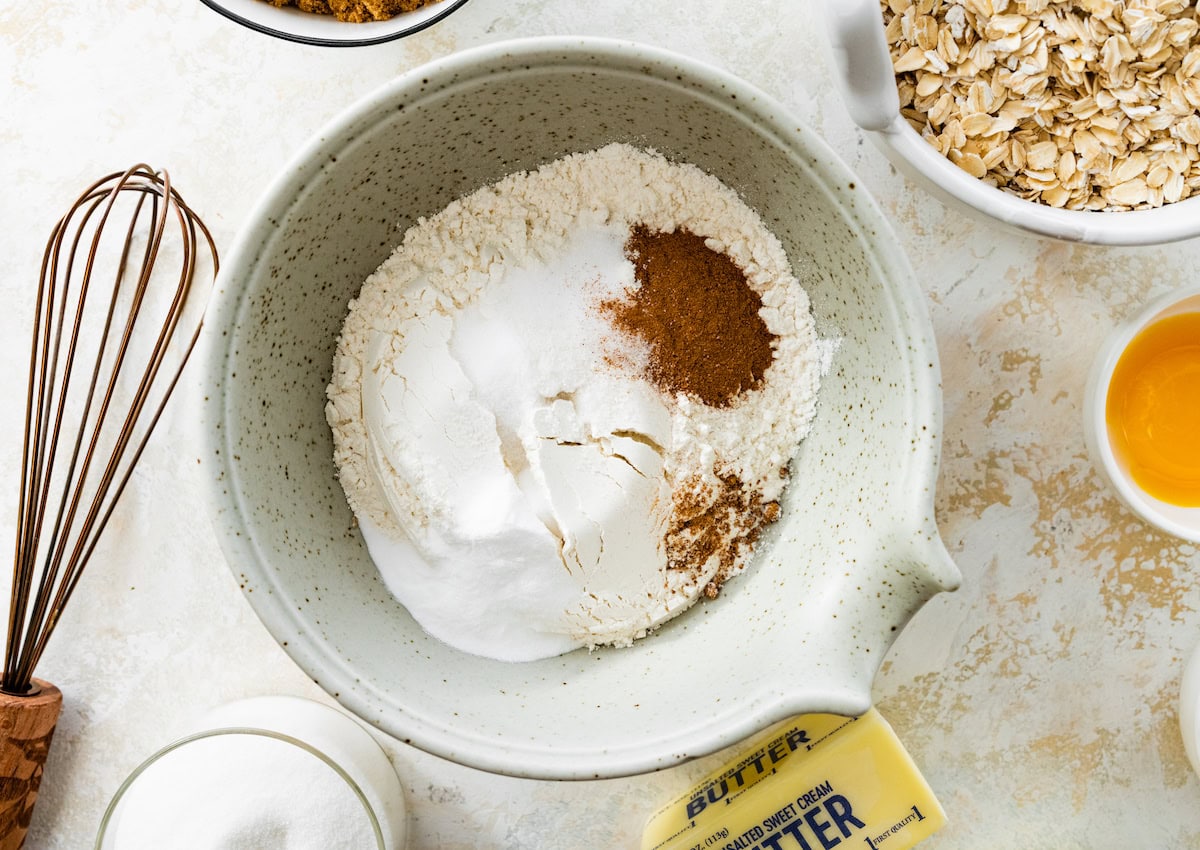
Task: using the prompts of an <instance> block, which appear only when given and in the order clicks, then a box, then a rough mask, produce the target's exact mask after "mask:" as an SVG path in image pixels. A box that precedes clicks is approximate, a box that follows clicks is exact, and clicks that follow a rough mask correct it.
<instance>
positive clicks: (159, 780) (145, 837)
mask: <svg viewBox="0 0 1200 850" xmlns="http://www.w3.org/2000/svg"><path fill="white" fill-rule="evenodd" d="M200 726H201V727H202V728H201V731H197V732H194V733H192V734H189V735H186V736H184V737H182V738H180V739H179V740H177V741H174V742H173V743H171V744H169V745H167V746H165V747H163V748H162V749H160V750H159V751H158V752H156V753H155V754H154V755H152V756H150V758H148V759H146V760H145V761H144V762H142V763H141V764H140V765H139V766H138V767H137V768H135V769H134V770H133V772H132V773H130V774H129V776H128V777H127V778H126V779H125V781H124V782H123V783H122V784H121V787H120V788H119V789H118V790H117V793H116V794H115V795H114V796H113V799H112V801H111V802H110V803H109V806H108V809H107V810H106V811H105V813H104V817H103V819H102V820H101V823H100V829H99V832H98V834H97V837H96V843H95V848H96V850H151V848H155V850H158V849H159V848H163V847H171V848H173V850H242V848H246V850H251V848H252V850H271V848H284V847H286V848H289V850H309V848H311V850H364V848H372V850H374V848H377V849H378V850H402V848H403V847H404V845H405V837H406V827H407V820H406V818H407V815H406V811H405V805H404V794H403V788H402V787H401V785H400V781H399V778H398V777H397V776H396V773H395V771H394V770H393V769H392V766H391V763H390V762H389V761H388V758H387V756H386V755H385V754H384V752H383V750H382V749H380V747H379V745H378V744H377V743H375V741H374V739H373V738H372V737H371V736H370V734H369V733H368V732H367V731H366V730H364V729H363V728H362V727H360V726H359V725H358V724H357V723H356V722H355V721H353V720H351V719H350V718H349V717H347V716H346V715H344V714H342V713H340V712H338V711H336V710H334V709H331V708H328V707H326V706H323V705H320V704H319V703H315V702H311V701H309V700H303V699H297V698H292V697H260V698H255V699H249V700H242V701H239V702H235V703H230V704H228V705H225V706H221V707H220V708H218V709H216V710H214V711H213V712H210V713H209V714H208V715H206V716H205V717H204V718H203V720H202V721H201V724H200Z"/></svg>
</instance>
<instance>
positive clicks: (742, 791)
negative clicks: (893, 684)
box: [642, 709, 946, 850]
mask: <svg viewBox="0 0 1200 850" xmlns="http://www.w3.org/2000/svg"><path fill="white" fill-rule="evenodd" d="M945 823H946V813H945V812H944V811H943V810H942V807H941V805H940V804H939V803H938V801H937V800H936V799H935V798H934V796H933V791H932V790H931V789H930V788H929V785H928V784H927V783H926V782H925V778H924V777H923V776H921V773H920V771H918V770H917V766H916V765H915V764H914V763H913V760H912V758H910V757H909V755H908V753H907V752H906V751H905V750H904V747H903V745H902V744H901V743H900V740H899V739H898V738H897V737H896V733H895V732H893V731H892V727H891V726H889V725H888V723H887V721H885V720H884V719H883V718H882V717H881V716H880V715H879V712H877V711H875V709H871V710H870V711H868V712H867V713H866V714H864V715H863V716H861V717H857V718H850V717H839V716H837V715H833V714H805V715H801V716H799V717H793V718H791V719H790V720H786V721H784V722H783V723H780V724H777V725H775V726H773V727H772V728H770V729H768V730H767V731H765V732H763V733H762V734H760V735H758V736H757V737H755V738H752V739H751V740H750V741H749V742H747V745H746V747H745V750H744V755H739V756H738V757H737V758H735V759H734V760H733V761H731V762H729V763H728V764H726V765H723V766H722V767H720V768H718V769H717V770H715V771H713V772H712V773H711V774H709V775H708V776H707V777H705V778H704V780H703V781H701V782H700V784H699V785H697V786H696V787H694V788H692V789H691V790H690V791H688V792H687V793H686V794H684V795H682V796H680V797H679V798H678V799H676V800H672V801H671V802H670V803H668V804H667V805H665V806H663V807H662V808H661V809H659V810H658V811H657V812H655V813H654V814H653V815H651V817H650V820H649V821H648V822H647V823H646V829H645V831H644V832H643V833H642V850H830V848H833V847H839V846H840V847H843V848H846V850H849V848H851V847H861V848H866V849H867V850H907V848H909V847H912V846H913V845H914V844H916V843H917V842H919V841H922V840H923V839H925V838H928V837H929V836H930V835H932V834H933V833H935V832H937V831H938V830H939V829H941V828H942V826H944V825H945Z"/></svg>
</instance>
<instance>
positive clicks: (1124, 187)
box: [828, 0, 1200, 245]
mask: <svg viewBox="0 0 1200 850" xmlns="http://www.w3.org/2000/svg"><path fill="white" fill-rule="evenodd" d="M828 13H829V18H828V24H829V35H830V41H831V44H832V47H833V58H834V77H835V79H836V80H837V82H838V83H839V84H840V87H841V90H842V95H843V100H844V101H845V103H846V106H847V109H848V111H849V112H850V115H851V117H852V118H853V119H854V121H855V123H856V124H858V125H859V126H860V127H861V128H862V129H864V130H866V131H868V136H869V137H870V138H871V140H872V141H873V142H875V143H876V144H877V145H878V147H879V148H880V149H881V150H882V151H883V153H884V154H885V155H886V156H887V157H888V159H890V160H891V161H892V163H893V164H894V165H895V166H896V168H897V169H899V170H900V171H901V172H903V173H904V174H905V175H906V176H908V177H910V178H911V179H913V180H914V181H915V182H917V183H918V184H920V185H921V186H923V187H924V188H925V189H927V190H928V191H929V192H930V193H931V194H933V195H934V196H935V197H937V198H938V199H940V200H942V201H944V202H945V203H946V204H947V205H948V206H950V207H952V208H955V209H961V210H963V211H965V212H968V213H972V214H975V215H982V216H983V217H985V218H986V219H988V220H989V221H992V222H998V223H1000V224H1003V225H1005V226H1007V227H1010V228H1014V229H1017V230H1020V231H1023V232H1025V233H1032V234H1035V235H1038V236H1048V237H1052V238H1055V239H1063V240H1068V241H1073V242H1088V243H1094V244H1101V245H1152V244H1162V243H1166V242H1172V241H1176V240H1181V239H1189V238H1192V237H1194V236H1197V235H1200V117H1198V116H1197V108H1198V107H1200V21H1198V19H1197V15H1196V9H1195V6H1194V4H1191V3H1188V2H1185V0H1161V2H1152V3H1140V2H1139V3H1124V2H1117V0H1096V2H1088V3H1077V2H1068V0H958V2H953V3H951V2H943V0H843V2H839V3H837V4H829V9H828Z"/></svg>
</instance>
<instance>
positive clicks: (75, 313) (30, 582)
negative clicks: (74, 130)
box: [0, 164, 218, 695]
mask: <svg viewBox="0 0 1200 850" xmlns="http://www.w3.org/2000/svg"><path fill="white" fill-rule="evenodd" d="M209 265H211V276H212V277H213V278H215V276H216V273H217V266H218V260H217V249H216V245H215V243H214V242H213V239H212V236H211V234H210V233H209V231H208V229H207V228H206V227H205V226H204V223H203V222H202V221H201V220H200V219H199V218H198V217H197V216H196V214H195V213H194V212H193V211H192V210H191V209H190V208H189V207H188V205H187V204H186V203H184V201H183V198H181V197H180V195H179V193H178V192H177V191H176V190H175V188H174V187H172V185H171V179H170V177H169V176H168V175H167V173H166V172H165V171H164V172H159V173H156V172H155V171H154V170H153V169H151V168H150V167H149V166H147V165H144V164H139V165H135V166H133V167H132V168H130V169H129V170H127V171H125V172H123V173H114V174H110V175H108V176H107V177H104V178H103V179H101V180H98V181H97V182H96V183H94V184H93V185H91V186H90V187H88V188H87V189H86V190H85V191H84V192H83V194H81V195H80V196H79V198H78V199H77V200H76V201H75V203H74V204H73V205H72V206H71V208H70V210H69V211H68V212H67V214H66V215H64V216H63V217H62V218H61V219H60V220H59V222H58V223H57V225H55V227H54V229H53V232H52V233H51V236H50V239H49V241H48V242H47V244H46V251H45V254H44V256H43V258H42V267H41V276H40V284H39V287H38V291H37V301H36V307H35V315H34V322H33V337H32V351H31V354H30V360H29V384H28V392H27V396H26V414H25V435H24V446H23V451H22V458H21V480H20V490H19V496H18V513H17V524H16V545H15V551H14V555H13V580H12V596H11V602H10V607H9V618H8V636H7V642H6V644H5V654H4V674H3V679H2V680H0V690H2V691H4V692H6V693H9V694H16V695H20V694H25V693H28V692H30V691H31V688H32V679H33V675H34V668H35V667H36V666H37V665H38V662H39V660H40V659H41V657H42V654H43V653H44V652H45V649H46V643H47V641H48V640H49V638H50V636H51V634H52V633H53V632H54V629H55V626H57V625H58V623H59V620H60V618H61V616H62V613H63V609H64V608H65V607H66V605H67V603H68V602H69V601H70V599H71V596H72V594H73V593H74V592H75V589H76V587H77V586H78V584H79V580H80V577H81V576H82V574H83V571H84V568H85V567H86V566H87V563H88V560H89V558H90V557H91V555H92V553H93V552H94V551H95V549H96V545H97V542H98V541H99V539H100V536H101V533H102V532H103V531H104V528H105V526H106V525H107V524H108V521H109V518H110V517H111V516H112V513H113V509H114V507H115V505H116V503H117V500H118V499H119V498H120V496H121V493H122V491H123V490H124V489H125V485H126V484H127V483H128V482H129V480H130V477H131V476H132V474H133V471H134V467H135V466H136V464H137V462H138V459H139V458H140V457H141V455H142V452H143V450H144V449H145V447H146V444H147V441H148V440H149V438H150V434H151V432H152V431H153V430H154V427H155V425H157V423H158V421H159V418H160V417H161V416H162V413H163V410H164V408H165V406H166V403H167V401H168V398H169V396H170V395H171V393H172V391H173V390H174V389H175V386H176V384H177V383H178V382H179V378H180V375H181V374H182V371H183V367H184V365H185V364H186V362H187V359H188V357H189V356H190V354H191V353H192V350H193V349H194V348H195V346H196V342H197V340H198V339H199V336H200V329H201V324H202V321H203V313H204V305H205V303H206V302H207V299H208V294H209V291H210V290H211V280H210V279H209V280H208V285H207V286H204V287H198V286H195V285H194V283H195V279H196V277H197V272H198V270H199V269H203V277H204V278H206V279H207V278H208V275H209V269H208V266H209ZM200 290H203V292H201V291H200Z"/></svg>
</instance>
